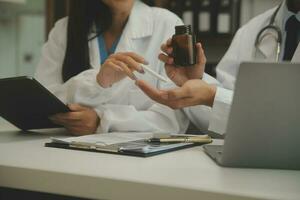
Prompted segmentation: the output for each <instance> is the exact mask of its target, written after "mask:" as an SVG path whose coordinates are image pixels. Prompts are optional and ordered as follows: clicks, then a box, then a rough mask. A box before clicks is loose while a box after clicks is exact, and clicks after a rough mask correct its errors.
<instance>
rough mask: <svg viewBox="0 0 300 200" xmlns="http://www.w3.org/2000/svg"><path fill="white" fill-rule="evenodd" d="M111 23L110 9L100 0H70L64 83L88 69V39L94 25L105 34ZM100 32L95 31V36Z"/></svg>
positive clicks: (63, 69)
mask: <svg viewBox="0 0 300 200" xmlns="http://www.w3.org/2000/svg"><path fill="white" fill-rule="evenodd" d="M111 23H112V13H111V10H110V8H109V7H108V6H107V5H105V4H104V3H103V2H102V1H100V0H72V1H70V12H69V19H68V29H67V30H68V31H67V48H66V54H65V58H64V63H63V68H62V77H63V81H64V82H66V81H67V80H69V79H70V78H72V77H73V76H76V75H77V74H79V73H81V72H83V71H85V70H87V69H90V67H91V66H90V59H89V47H88V41H89V40H91V39H94V38H95V37H93V38H88V37H89V34H90V33H91V30H92V28H93V26H94V24H96V26H97V30H101V33H102V32H105V31H106V30H107V29H108V28H109V27H110V26H111ZM99 34H100V32H99V31H97V35H99Z"/></svg>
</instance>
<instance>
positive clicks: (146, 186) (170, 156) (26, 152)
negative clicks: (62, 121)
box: [0, 129, 300, 200]
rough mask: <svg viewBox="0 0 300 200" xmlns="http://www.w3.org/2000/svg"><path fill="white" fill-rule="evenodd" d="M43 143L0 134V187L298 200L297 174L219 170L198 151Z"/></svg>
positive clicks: (147, 197)
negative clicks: (113, 151) (133, 152)
mask: <svg viewBox="0 0 300 200" xmlns="http://www.w3.org/2000/svg"><path fill="white" fill-rule="evenodd" d="M2 130H3V129H2ZM47 141H49V135H46V134H20V133H16V132H15V133H13V132H1V133H0V187H9V188H16V189H25V190H30V191H39V192H46V193H52V194H59V195H69V196H75V197H84V198H92V199H111V200H119V199H120V200H127V199H128V200H141V199H143V200H153V199H170V200H182V199H191V200H192V199H197V200H199V199H209V200H210V199H211V200H218V199H222V200H225V199H230V200H235V199H272V200H275V199H295V200H296V199H298V200H299V199H300V171H284V170H260V169H229V168H221V167H219V166H217V165H216V164H215V163H214V162H213V161H212V160H211V159H210V158H209V157H208V156H206V154H205V153H204V152H203V150H202V148H201V147H195V148H191V149H186V150H181V151H177V152H172V153H167V154H162V155H159V156H155V157H151V158H136V157H127V156H118V155H110V154H102V153H92V152H83V151H73V150H63V149H55V148H47V147H44V146H43V145H44V143H45V142H47Z"/></svg>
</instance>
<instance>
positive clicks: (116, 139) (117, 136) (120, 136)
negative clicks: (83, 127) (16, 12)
mask: <svg viewBox="0 0 300 200" xmlns="http://www.w3.org/2000/svg"><path fill="white" fill-rule="evenodd" d="M153 135H154V134H153V133H132V132H131V133H117V132H116V133H102V134H94V135H86V136H80V137H69V138H64V139H61V138H51V139H52V141H53V142H56V143H65V144H70V143H74V142H78V143H82V144H93V145H103V146H106V145H112V144H118V143H125V142H131V141H136V140H146V139H149V138H151V137H153Z"/></svg>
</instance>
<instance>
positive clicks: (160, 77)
mask: <svg viewBox="0 0 300 200" xmlns="http://www.w3.org/2000/svg"><path fill="white" fill-rule="evenodd" d="M141 67H142V68H143V69H144V70H145V71H146V72H148V73H149V74H151V75H152V76H155V77H156V78H158V79H159V80H161V81H163V82H169V81H168V79H167V78H165V77H163V76H161V75H159V74H158V73H156V72H155V71H153V70H152V69H151V68H150V67H148V66H146V65H141Z"/></svg>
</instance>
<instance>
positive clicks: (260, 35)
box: [255, 4, 282, 62]
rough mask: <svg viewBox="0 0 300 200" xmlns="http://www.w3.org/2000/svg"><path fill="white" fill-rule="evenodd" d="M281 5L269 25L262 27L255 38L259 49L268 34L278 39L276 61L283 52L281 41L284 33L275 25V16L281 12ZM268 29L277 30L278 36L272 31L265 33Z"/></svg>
mask: <svg viewBox="0 0 300 200" xmlns="http://www.w3.org/2000/svg"><path fill="white" fill-rule="evenodd" d="M280 7H281V4H280V5H279V6H278V8H277V9H276V10H275V12H274V14H273V15H272V17H271V20H270V23H269V25H267V26H266V27H264V28H263V29H261V30H260V31H259V33H258V34H257V36H256V39H255V47H256V50H257V49H258V47H259V45H260V43H261V41H262V40H263V39H264V38H265V37H266V36H269V35H271V36H273V37H275V39H276V42H277V49H276V50H277V51H276V61H277V62H279V57H280V53H281V43H282V33H281V30H280V28H279V27H278V26H276V25H275V18H276V16H277V14H278V12H279V9H280ZM266 30H273V31H275V32H276V35H277V37H276V36H274V34H272V33H267V34H264V32H265V31H266Z"/></svg>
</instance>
